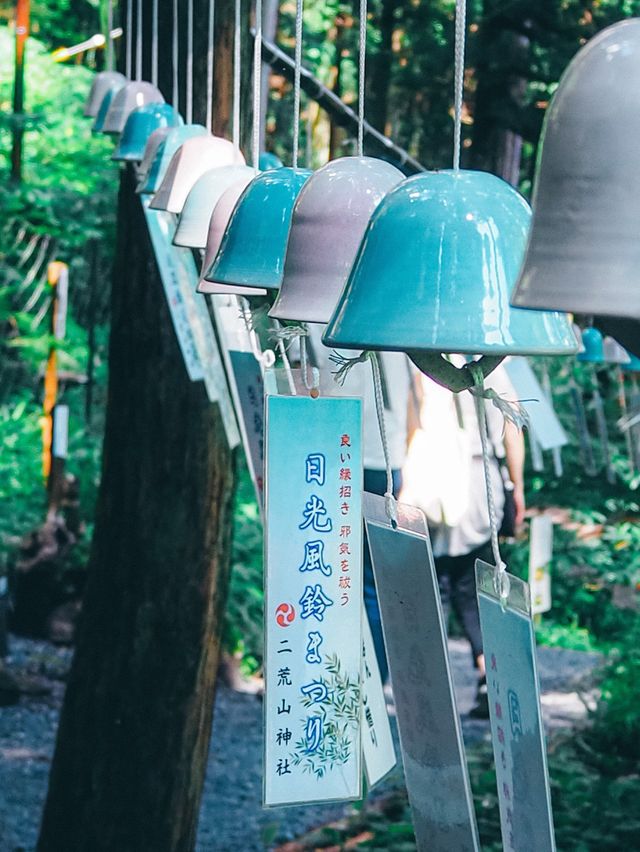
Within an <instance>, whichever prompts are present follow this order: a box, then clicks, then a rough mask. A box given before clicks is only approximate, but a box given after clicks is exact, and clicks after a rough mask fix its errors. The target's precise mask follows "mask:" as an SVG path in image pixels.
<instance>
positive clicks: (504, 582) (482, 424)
mask: <svg viewBox="0 0 640 852" xmlns="http://www.w3.org/2000/svg"><path fill="white" fill-rule="evenodd" d="M469 370H470V371H471V373H472V375H473V378H474V381H475V386H476V388H477V389H478V390H479V391H480V393H479V394H478V395H477V396H474V400H475V404H476V412H477V415H478V426H479V428H480V440H481V442H482V466H483V468H484V484H485V488H486V492H487V508H488V510H489V528H490V530H491V550H492V551H493V559H494V562H495V569H494V587H495V590H496V592H497V593H498V595H499V596H500V597H501V598H503V599H504V598H506V597H508V595H509V578H508V577H507V576H506V574H507V566H506V565H505V563H504V562H503V561H502V557H501V555H500V544H499V542H498V523H497V520H496V506H495V502H494V499H493V483H492V481H491V459H492V457H493V453H492V452H491V450H490V448H489V433H488V430H487V412H486V409H485V404H486V402H485V397H484V396H483V394H484V375H483V373H482V368H481V367H479V366H478V364H477V363H471V364H469Z"/></svg>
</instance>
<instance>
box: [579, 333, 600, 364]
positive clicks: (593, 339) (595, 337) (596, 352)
mask: <svg viewBox="0 0 640 852" xmlns="http://www.w3.org/2000/svg"><path fill="white" fill-rule="evenodd" d="M582 345H583V346H584V351H583V352H579V353H578V361H583V362H585V363H587V364H602V363H604V360H605V357H604V341H603V339H602V334H601V333H600V332H599V331H598V329H597V328H585V330H584V331H583V332H582Z"/></svg>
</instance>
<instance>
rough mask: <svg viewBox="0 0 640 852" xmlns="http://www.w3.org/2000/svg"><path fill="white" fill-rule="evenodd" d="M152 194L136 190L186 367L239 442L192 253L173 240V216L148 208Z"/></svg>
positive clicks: (229, 435)
mask: <svg viewBox="0 0 640 852" xmlns="http://www.w3.org/2000/svg"><path fill="white" fill-rule="evenodd" d="M151 198H152V196H150V195H141V196H140V199H141V202H142V207H143V209H144V212H145V216H146V220H147V227H148V228H149V234H150V235H151V243H152V245H153V251H154V254H155V256H156V260H157V263H158V269H159V271H160V277H161V278H162V284H163V287H164V290H165V293H166V296H167V301H168V303H169V310H170V311H171V317H172V320H173V325H174V328H175V330H176V335H177V337H178V342H179V344H180V349H181V350H182V355H183V358H184V359H185V365H186V367H187V373H188V374H189V378H191V379H192V380H193V381H195V380H196V379H203V380H204V384H205V388H206V391H207V396H208V397H209V399H210V400H211V402H215V403H217V404H218V407H219V409H220V415H221V417H222V422H223V425H224V429H225V433H226V436H227V442H228V444H229V446H230V447H232V448H233V447H237V446H238V444H239V443H240V434H239V432H238V425H237V423H236V419H235V413H234V410H233V405H232V403H231V396H230V394H229V389H228V387H227V380H226V376H225V372H224V367H223V365H222V358H221V356H220V350H219V349H218V341H217V340H216V336H215V332H214V330H213V324H212V321H211V317H210V316H209V311H208V308H207V304H206V302H205V300H204V298H203V297H202V296H201V295H199V294H198V293H197V292H196V287H197V286H198V280H199V276H198V270H197V269H196V264H195V261H194V259H193V254H192V252H191V250H190V249H188V248H181V247H180V246H174V245H173V243H172V242H171V240H172V239H173V234H174V232H175V217H174V216H173V214H172V213H167V212H166V211H164V210H151V209H150V208H149V204H150V203H151Z"/></svg>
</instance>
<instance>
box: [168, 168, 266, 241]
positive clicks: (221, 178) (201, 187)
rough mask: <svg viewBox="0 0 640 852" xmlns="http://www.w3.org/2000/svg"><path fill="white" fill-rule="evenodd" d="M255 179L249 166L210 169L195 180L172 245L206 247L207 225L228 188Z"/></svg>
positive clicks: (253, 171)
mask: <svg viewBox="0 0 640 852" xmlns="http://www.w3.org/2000/svg"><path fill="white" fill-rule="evenodd" d="M255 176H256V171H255V169H252V168H251V166H223V167H222V168H219V169H211V170H210V171H208V172H206V173H205V174H203V175H202V177H201V178H198V181H197V183H195V184H194V186H193V189H192V190H191V192H190V193H189V195H187V200H186V201H185V203H184V207H183V208H182V213H181V214H180V219H179V220H178V227H177V228H176V233H175V235H174V238H173V244H174V245H176V246H187V247H188V248H201V249H203V248H205V246H206V245H207V235H208V233H209V223H210V222H211V217H212V216H213V211H214V209H215V206H216V204H217V203H218V201H220V199H221V198H222V196H223V195H224V193H225V192H226V190H227V189H229V187H230V186H233V185H234V184H236V183H239V182H244V186H246V185H247V184H248V183H249V181H250V180H253V178H254V177H255ZM244 186H243V188H244ZM229 215H231V211H229Z"/></svg>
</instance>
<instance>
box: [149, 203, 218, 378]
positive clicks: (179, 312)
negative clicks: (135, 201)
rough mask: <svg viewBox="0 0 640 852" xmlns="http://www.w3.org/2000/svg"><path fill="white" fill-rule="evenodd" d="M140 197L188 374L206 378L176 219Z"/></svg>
mask: <svg viewBox="0 0 640 852" xmlns="http://www.w3.org/2000/svg"><path fill="white" fill-rule="evenodd" d="M140 199H141V201H142V208H143V210H144V215H145V218H146V220H147V227H148V229H149V235H150V237H151V244H152V246H153V251H154V254H155V256H156V261H157V263H158V269H159V271H160V277H161V279H162V286H163V287H164V292H165V295H166V297H167V304H168V305H169V311H170V313H171V319H172V321H173V327H174V329H175V332H176V337H177V338H178V344H179V346H180V351H181V352H182V357H183V358H184V364H185V367H186V368H187V374H188V376H189V378H190V379H191V381H192V382H197V381H199V380H201V379H204V370H203V367H202V363H201V362H200V356H199V355H198V350H197V348H196V343H195V339H194V336H193V330H192V328H191V325H190V323H189V317H188V314H187V310H186V305H185V301H184V297H183V295H182V288H181V287H180V277H181V276H182V275H184V274H185V271H184V268H183V267H182V265H181V264H180V263H178V262H177V256H176V254H175V251H174V250H175V246H173V245H172V244H171V240H172V238H173V218H172V216H171V214H170V213H165V214H164V215H163V211H161V210H151V209H150V208H149V204H151V197H150V196H140Z"/></svg>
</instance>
